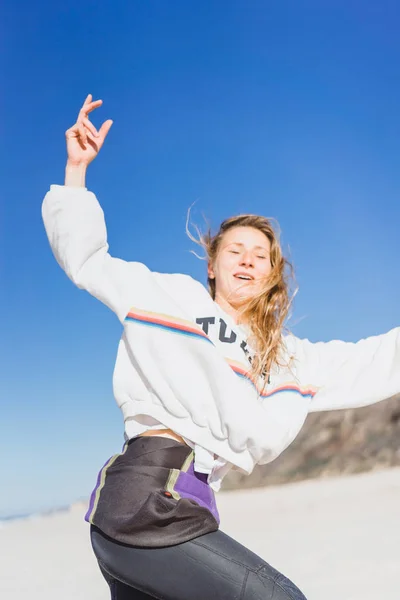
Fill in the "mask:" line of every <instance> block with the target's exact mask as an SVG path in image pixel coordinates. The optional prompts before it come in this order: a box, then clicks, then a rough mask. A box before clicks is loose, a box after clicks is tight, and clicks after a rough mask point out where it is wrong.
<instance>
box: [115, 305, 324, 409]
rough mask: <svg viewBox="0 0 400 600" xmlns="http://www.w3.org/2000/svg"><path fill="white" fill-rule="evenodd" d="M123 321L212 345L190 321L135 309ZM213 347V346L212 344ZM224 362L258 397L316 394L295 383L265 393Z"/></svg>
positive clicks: (248, 376) (238, 365) (240, 369)
mask: <svg viewBox="0 0 400 600" xmlns="http://www.w3.org/2000/svg"><path fill="white" fill-rule="evenodd" d="M125 321H127V322H133V323H138V324H140V325H145V326H147V327H155V328H158V329H164V330H165V331H170V332H171V333H177V334H179V335H185V336H188V337H195V338H196V337H197V338H200V339H203V340H205V341H206V342H209V343H210V344H213V342H212V341H211V340H210V338H209V337H208V335H207V334H205V333H204V331H203V330H202V329H201V328H200V327H197V326H196V325H194V323H193V322H192V321H186V320H185V319H179V318H177V317H171V316H170V315H163V314H160V313H153V312H149V311H144V310H139V309H137V308H131V309H130V311H129V312H128V314H127V316H126V317H125ZM213 345H214V344H213ZM226 362H227V363H228V365H229V366H230V367H231V369H232V371H233V372H234V373H235V374H236V375H237V376H238V377H241V378H243V379H246V380H247V381H250V383H252V385H253V386H254V387H255V389H256V390H257V393H258V395H259V396H260V397H261V398H269V397H271V396H274V395H275V394H279V393H283V392H292V393H293V392H294V393H296V394H300V396H302V397H303V398H313V397H314V396H315V394H316V393H317V391H318V390H317V389H316V388H314V387H313V386H311V385H307V386H302V387H300V386H299V385H298V384H296V383H295V382H289V383H285V384H284V385H282V386H280V387H278V388H275V389H274V390H270V391H265V390H264V389H263V388H262V387H261V386H260V385H259V384H258V383H257V382H256V381H255V379H254V377H252V375H251V373H250V372H249V371H248V369H246V367H245V365H243V364H242V363H239V362H236V361H234V360H231V359H228V358H227V359H226Z"/></svg>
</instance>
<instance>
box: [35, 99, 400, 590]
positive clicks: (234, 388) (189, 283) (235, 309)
mask: <svg viewBox="0 0 400 600" xmlns="http://www.w3.org/2000/svg"><path fill="white" fill-rule="evenodd" d="M100 105H101V101H100V100H98V101H95V102H93V101H92V97H91V96H90V95H89V96H88V97H87V99H86V101H85V103H84V105H83V107H82V109H81V111H80V112H79V116H78V119H77V122H76V123H75V125H74V126H73V127H72V128H71V129H69V130H68V131H67V134H66V138H67V151H68V161H67V167H66V177H65V186H52V187H51V190H50V192H49V193H48V194H47V195H46V198H45V200H44V204H43V217H44V222H45V227H46V231H47V234H48V237H49V241H50V244H51V247H52V249H53V252H54V254H55V257H56V259H57V260H58V262H59V264H60V265H61V267H62V268H63V269H64V270H65V272H66V273H67V275H68V276H69V277H70V278H71V279H72V281H73V282H74V283H75V284H76V285H77V286H78V287H80V288H83V289H86V290H87V291H89V292H90V293H91V294H93V295H94V296H95V297H96V298H98V299H99V300H101V301H102V302H104V303H105V304H107V305H108V306H109V307H110V308H111V309H112V310H113V311H114V312H115V313H116V314H117V316H118V318H119V319H120V321H121V323H122V324H123V328H124V331H123V336H122V338H121V342H120V345H119V349H118V356H117V361H116V367H115V372H114V393H115V397H116V400H117V403H118V405H119V406H120V408H121V410H122V412H123V415H124V423H125V439H126V443H125V446H124V448H123V451H122V452H121V454H119V455H116V456H114V457H112V458H111V459H110V460H109V461H108V462H107V463H106V465H105V466H104V467H103V469H102V470H101V471H100V474H99V478H98V481H97V484H96V487H95V490H94V492H93V494H92V497H91V501H90V506H89V510H88V513H87V520H88V521H89V522H90V523H91V539H92V545H93V549H94V552H95V554H96V557H97V560H98V562H99V565H100V568H101V570H102V573H103V574H104V577H105V578H106V580H107V582H108V583H109V585H110V589H111V593H112V598H113V599H114V600H116V599H118V600H133V599H139V598H142V599H144V598H165V599H168V600H200V599H201V600H204V599H206V598H211V597H215V598H220V599H226V600H233V599H235V598H237V599H241V600H251V599H256V598H257V599H261V598H272V599H274V600H289V599H290V600H300V599H304V598H305V597H304V595H303V594H302V593H301V592H300V590H299V589H298V588H297V587H296V586H295V585H294V584H293V583H292V582H291V581H289V580H288V579H287V578H286V577H284V576H283V575H282V574H281V573H279V572H277V571H276V570H275V569H273V568H272V567H271V566H270V565H268V564H267V563H265V562H264V561H263V560H262V559H261V558H259V557H257V556H256V555H254V554H253V553H252V552H250V551H249V550H247V549H246V548H244V547H243V546H241V545H240V544H238V543H237V542H235V541H234V540H232V539H231V538H229V537H228V536H226V535H225V534H223V533H222V532H221V531H220V530H219V517H218V511H217V507H216V504H215V499H214V493H213V490H218V488H219V486H220V483H221V480H222V478H223V477H224V475H225V474H226V473H227V472H228V471H229V469H230V468H232V467H234V468H237V469H241V470H242V471H244V472H247V473H250V472H251V471H252V469H253V467H254V465H255V464H257V463H261V464H263V463H268V462H270V461H272V460H273V459H274V458H276V457H277V456H278V455H279V454H280V453H281V452H282V451H283V450H284V449H285V448H286V447H287V446H288V445H289V444H290V443H291V442H292V441H293V439H294V438H295V437H296V435H297V433H298V432H299V430H300V429H301V427H302V425H303V423H304V420H305V418H306V416H307V414H308V413H309V412H310V411H317V410H327V409H332V408H345V407H354V406H362V405H366V404H370V403H373V402H377V401H379V400H382V399H384V398H387V397H389V396H391V395H393V394H395V393H397V392H399V391H400V369H399V366H400V331H399V329H394V330H392V331H390V332H389V333H387V334H385V335H381V336H377V337H371V338H368V339H365V340H362V341H360V342H358V343H357V344H352V343H344V342H340V341H333V342H329V343H325V344H324V343H318V344H313V343H310V342H309V341H308V340H300V339H298V338H296V337H294V336H292V335H286V336H284V335H283V331H282V329H283V323H284V320H285V317H286V315H287V310H288V306H289V295H288V284H287V282H286V279H285V270H286V262H285V259H284V258H283V257H282V253H281V249H280V246H279V242H278V240H277V237H276V235H275V233H274V231H273V229H272V227H271V224H270V222H269V221H268V219H265V218H264V217H257V216H252V215H244V216H240V217H234V218H232V219H228V220H227V221H225V222H224V223H223V224H222V225H221V228H220V231H219V232H218V234H217V235H216V236H215V237H207V236H206V237H204V238H203V239H202V243H203V245H204V247H205V248H206V250H207V252H208V258H209V264H208V279H209V287H210V293H209V292H207V290H205V288H204V287H203V286H202V285H201V284H200V283H198V282H196V281H194V280H193V279H192V278H191V277H188V276H186V275H180V274H175V275H167V274H160V273H153V272H150V271H149V269H147V268H146V267H145V266H144V265H143V264H140V263H134V262H130V263H129V262H125V261H122V260H119V259H116V258H112V257H111V256H110V255H109V254H108V245H107V236H106V228H105V223H104V218H103V212H102V210H101V208H100V206H99V204H98V202H97V200H96V197H95V196H94V195H93V194H92V193H91V192H88V191H87V190H86V188H85V174H86V168H87V166H88V164H89V163H90V162H91V161H92V160H93V159H94V158H95V157H96V156H97V154H98V152H99V150H100V148H101V146H102V145H103V142H104V140H105V138H106V136H107V134H108V132H109V130H110V127H111V125H112V122H111V121H106V122H105V123H104V124H103V125H102V127H101V128H100V130H99V131H97V130H96V129H95V127H94V126H93V124H92V123H91V122H90V120H89V113H90V112H91V111H92V110H94V109H95V108H97V107H98V106H100ZM372 374H373V376H371V375H372ZM267 534H268V532H267V531H266V535H267ZM288 551H290V548H288Z"/></svg>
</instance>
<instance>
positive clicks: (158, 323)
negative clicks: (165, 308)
mask: <svg viewBox="0 0 400 600" xmlns="http://www.w3.org/2000/svg"><path fill="white" fill-rule="evenodd" d="M125 321H128V322H133V323H139V324H140V325H147V326H148V327H156V328H158V329H164V330H166V331H170V332H172V333H178V334H180V335H185V336H188V337H198V338H201V339H203V340H205V341H207V342H210V344H212V341H211V340H210V338H209V337H208V335H206V334H205V333H204V331H203V330H202V329H201V328H200V327H197V326H195V325H194V324H193V323H192V322H191V321H186V320H184V319H178V318H176V317H171V316H169V315H162V314H159V313H152V312H148V311H144V310H138V309H137V308H131V309H130V311H129V312H128V314H127V316H126V317H125Z"/></svg>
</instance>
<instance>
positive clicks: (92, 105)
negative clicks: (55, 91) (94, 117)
mask: <svg viewBox="0 0 400 600" xmlns="http://www.w3.org/2000/svg"><path fill="white" fill-rule="evenodd" d="M102 104H103V100H95V101H94V102H92V94H89V95H88V97H87V98H86V100H85V102H84V103H83V105H82V108H81V110H80V111H79V115H78V119H83V118H84V117H87V116H88V114H89V113H90V112H92V110H95V109H96V108H98V107H99V106H101V105H102Z"/></svg>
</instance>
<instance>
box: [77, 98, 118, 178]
mask: <svg viewBox="0 0 400 600" xmlns="http://www.w3.org/2000/svg"><path fill="white" fill-rule="evenodd" d="M102 104H103V101H102V100H95V101H93V99H92V94H89V95H88V97H87V98H86V100H85V102H84V103H83V106H82V108H81V110H80V111H79V114H78V118H77V121H76V123H75V125H73V126H72V127H71V128H70V129H68V130H67V131H66V132H65V137H66V139H67V153H68V163H69V164H70V165H85V166H87V165H88V164H89V163H91V162H92V160H93V159H94V158H96V156H97V154H98V153H99V151H100V149H101V147H102V145H103V144H104V140H105V139H106V137H107V134H108V132H109V131H110V129H111V125H112V124H113V122H112V121H111V120H110V119H109V120H107V121H105V122H104V123H103V125H102V126H101V127H100V129H99V130H97V129H96V127H95V126H94V125H93V123H92V122H91V121H90V119H89V117H88V115H89V113H91V112H92V110H95V109H96V108H98V107H99V106H101V105H102Z"/></svg>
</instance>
